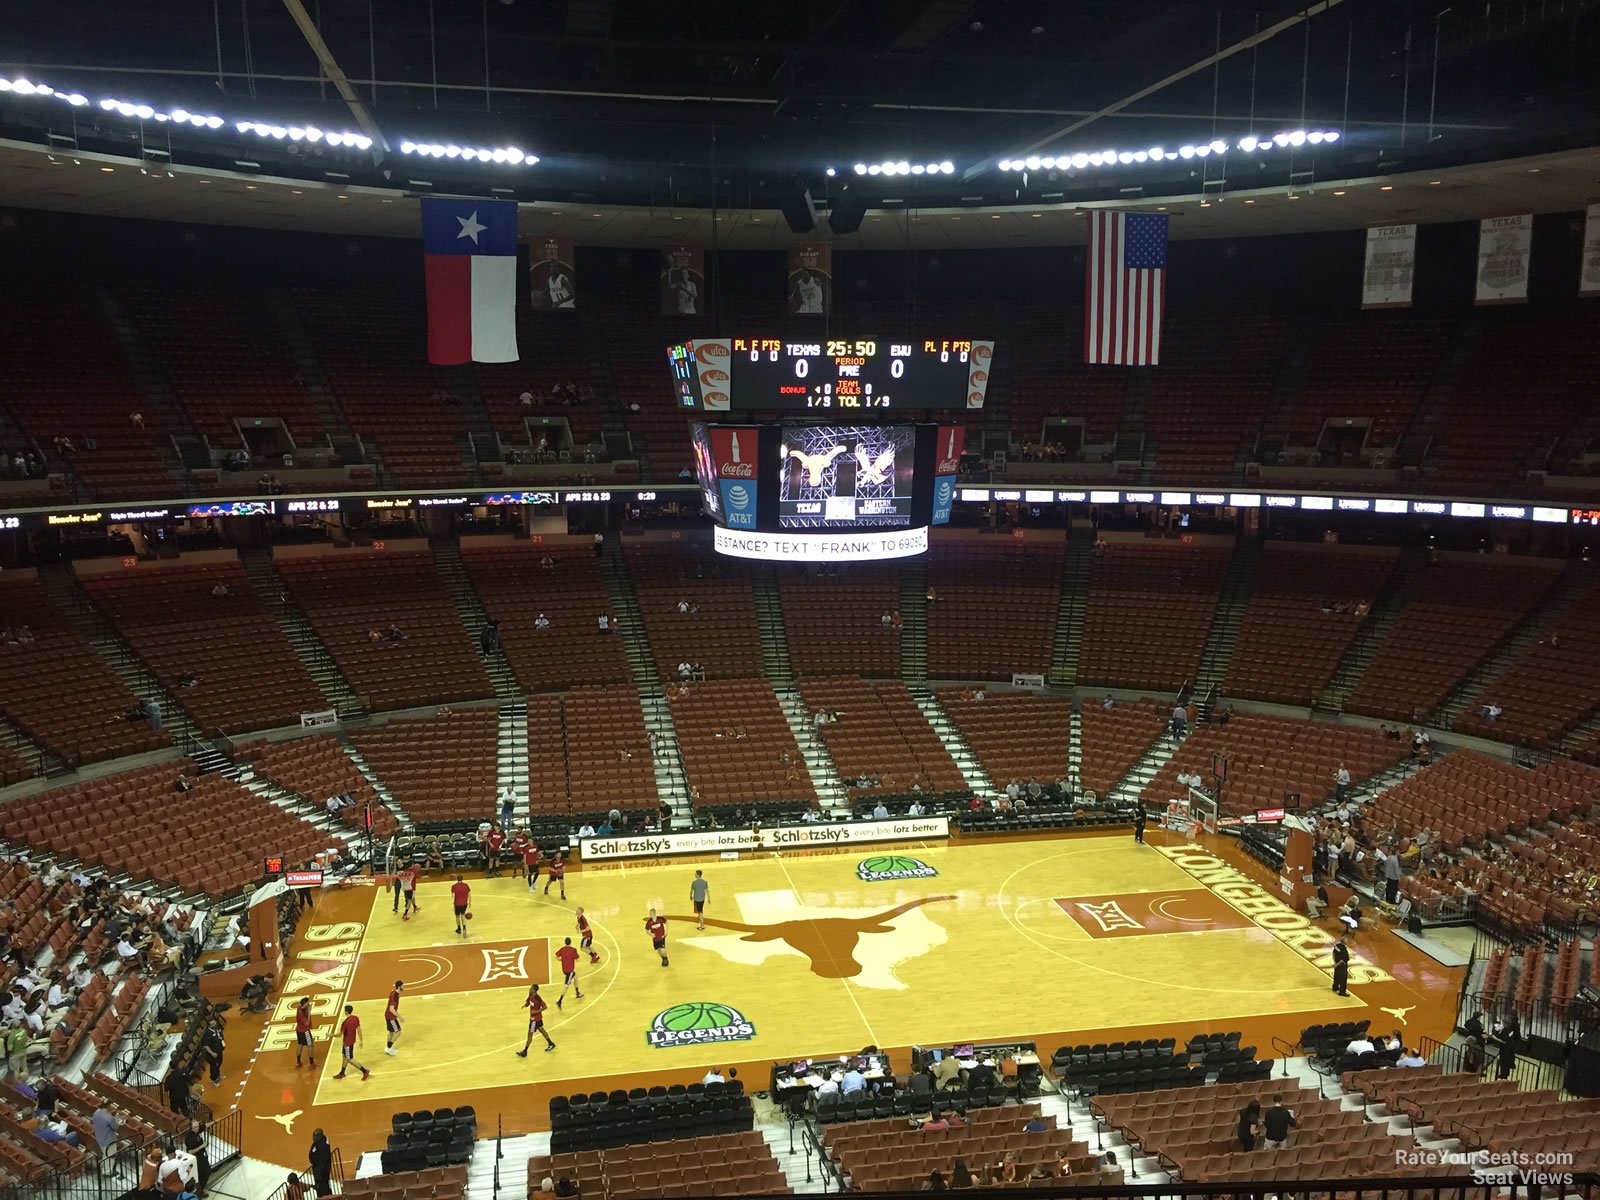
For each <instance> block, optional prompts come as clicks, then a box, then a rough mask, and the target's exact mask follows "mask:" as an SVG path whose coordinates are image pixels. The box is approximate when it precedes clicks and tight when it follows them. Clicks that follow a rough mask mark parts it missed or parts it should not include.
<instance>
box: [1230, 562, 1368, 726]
mask: <svg viewBox="0 0 1600 1200" xmlns="http://www.w3.org/2000/svg"><path fill="white" fill-rule="evenodd" d="M1397 561H1399V554H1398V552H1396V551H1394V550H1389V549H1379V550H1371V551H1368V550H1362V551H1356V552H1345V551H1343V550H1342V548H1340V550H1339V551H1338V552H1334V553H1329V552H1327V551H1324V550H1322V549H1319V548H1316V547H1307V546H1299V545H1293V544H1289V543H1284V542H1268V543H1267V544H1266V545H1265V546H1264V547H1262V556H1261V566H1260V568H1259V570H1258V571H1257V574H1256V582H1255V586H1254V588H1252V590H1251V595H1250V603H1249V606H1248V607H1247V608H1246V609H1245V612H1244V620H1243V621H1242V622H1241V623H1240V626H1239V636H1238V640H1237V641H1236V642H1235V643H1234V649H1233V657H1232V658H1231V659H1230V660H1229V662H1228V674H1227V678H1226V679H1225V680H1224V681H1223V685H1222V690H1223V692H1224V693H1225V694H1227V695H1229V696H1243V697H1248V698H1249V699H1252V700H1271V701H1274V702H1276V703H1279V704H1304V705H1309V704H1310V703H1311V702H1312V701H1313V700H1314V699H1315V698H1316V695H1317V693H1318V692H1320V691H1321V690H1322V688H1323V687H1325V686H1326V685H1327V682H1328V680H1329V679H1331V678H1332V677H1333V673H1334V670H1335V669H1336V668H1337V667H1338V665H1339V660H1340V658H1341V657H1342V656H1343V655H1344V652H1345V650H1346V649H1347V648H1348V647H1349V645H1350V642H1351V640H1352V639H1353V638H1354V637H1355V635H1356V633H1357V631H1358V630H1359V629H1360V628H1361V625H1362V622H1363V621H1364V620H1365V619H1366V617H1365V615H1364V614H1363V613H1361V612H1358V611H1357V606H1366V607H1370V606H1371V604H1372V601H1373V599H1374V598H1375V597H1376V596H1377V594H1378V591H1379V589H1380V588H1382V587H1383V583H1384V580H1386V579H1387V578H1388V577H1389V574H1390V573H1391V572H1392V571H1393V570H1394V566H1395V563H1396V562H1397ZM1341 610H1343V611H1341Z"/></svg>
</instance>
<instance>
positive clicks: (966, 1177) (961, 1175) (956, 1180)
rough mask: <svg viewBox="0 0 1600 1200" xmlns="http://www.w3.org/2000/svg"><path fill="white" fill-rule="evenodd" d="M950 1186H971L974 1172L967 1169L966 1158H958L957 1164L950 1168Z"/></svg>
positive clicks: (955, 1187)
mask: <svg viewBox="0 0 1600 1200" xmlns="http://www.w3.org/2000/svg"><path fill="white" fill-rule="evenodd" d="M950 1186H951V1188H953V1189H961V1188H969V1187H971V1186H972V1172H971V1171H969V1170H967V1160H966V1159H964V1158H958V1159H956V1161H955V1165H954V1166H952V1167H951V1168H950Z"/></svg>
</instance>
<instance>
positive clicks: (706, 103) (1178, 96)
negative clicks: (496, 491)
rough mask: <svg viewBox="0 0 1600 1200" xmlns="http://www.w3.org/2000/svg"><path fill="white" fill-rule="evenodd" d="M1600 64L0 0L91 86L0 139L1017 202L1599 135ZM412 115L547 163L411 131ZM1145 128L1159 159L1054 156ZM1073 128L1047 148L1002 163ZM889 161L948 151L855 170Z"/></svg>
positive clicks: (1357, 50) (685, 13) (799, 21)
mask: <svg viewBox="0 0 1600 1200" xmlns="http://www.w3.org/2000/svg"><path fill="white" fill-rule="evenodd" d="M1597 60H1600V0H1492V2H1490V0H1484V2H1481V3H1471V4H1461V3H1460V2H1459V0H1316V2H1315V3H1311V4H1309V5H1308V4H1306V3H1304V2H1302V3H1298V4H1294V3H1282V2H1280V0H1260V2H1259V3H1256V4H1248V5H1246V4H1235V3H1220V4H1219V3H1215V2H1213V3H1200V2H1198V0H1165V2H1157V0H1075V2H1072V3H1068V2H1067V0H741V2H738V3H729V2H715V0H675V2H672V3H660V2H659V0H476V2H474V0H216V2H214V3H213V4H210V5H205V4H196V3H189V4H176V5H147V4H128V3H126V2H124V0H58V2H57V3H54V4H50V5H17V6H14V11H13V12H11V13H10V14H9V15H8V20H7V29H6V35H5V39H4V42H3V43H0V76H4V77H24V76H25V77H27V78H30V79H33V80H37V81H44V80H48V81H49V82H50V83H51V84H53V85H54V87H55V89H56V90H57V91H63V92H64V91H66V90H68V89H71V90H72V91H75V92H78V93H82V95H83V96H85V97H87V98H89V100H90V102H89V103H88V104H86V105H85V106H83V107H79V108H69V107H68V106H66V105H62V104H50V103H46V102H43V101H41V100H39V98H38V97H28V98H26V99H23V98H19V97H18V96H17V95H15V94H14V93H7V92H5V91H3V90H0V134H3V135H5V136H7V137H9V138H12V139H14V140H16V141H18V142H21V143H30V144H34V145H44V144H46V143H47V142H50V141H51V140H53V141H54V144H55V145H56V146H57V147H61V148H66V149H73V148H76V149H78V150H79V151H81V152H86V153H96V154H108V155H113V156H119V157H125V158H126V157H134V158H140V157H150V156H151V152H152V151H153V152H154V154H153V157H154V158H155V159H157V160H159V161H161V162H163V163H171V164H177V165H182V166H188V167H197V168H210V169H213V170H231V169H235V164H236V163H238V162H252V163H256V164H258V166H257V167H256V168H253V169H255V170H258V171H259V172H260V173H262V174H266V175H277V176H284V177H292V178H299V179H302V180H305V181H307V182H314V183H319V184H320V183H321V182H323V181H324V179H325V176H326V175H327V173H329V172H335V173H337V176H338V177H339V178H337V179H336V182H338V183H344V182H346V179H345V178H344V177H348V183H349V184H351V185H352V186H356V187H387V188H393V189H397V190H401V191H403V190H406V189H408V188H409V189H411V190H414V191H433V192H436V193H442V192H451V193H469V194H488V193H489V190H490V189H491V188H493V187H501V188H504V189H506V190H507V192H508V193H509V194H513V195H515V196H516V197H517V198H518V199H522V200H525V201H539V202H545V203H556V204H569V205H574V206H589V207H590V208H591V210H596V209H601V208H606V207H609V206H627V207H631V208H636V209H644V210H646V211H660V210H663V209H667V210H672V211H673V212H674V213H677V214H678V215H684V214H686V213H687V212H689V211H692V210H696V209H705V210H710V209H711V208H712V207H713V206H715V208H716V209H718V210H719V211H726V212H729V213H737V212H746V213H748V212H761V211H766V212H770V211H772V210H774V209H776V208H777V207H778V205H779V204H780V203H781V201H782V200H783V198H784V197H785V196H786V195H789V194H791V193H793V192H796V191H798V190H799V189H800V188H809V190H810V191H811V193H812V195H813V196H814V197H816V198H817V199H818V201H819V202H820V203H822V204H824V205H825V204H827V203H828V202H829V201H830V200H837V199H838V197H839V195H840V192H841V189H843V188H845V187H847V186H848V187H850V188H851V189H852V190H853V191H854V192H855V193H856V194H858V195H860V196H861V198H862V199H863V200H864V201H866V202H867V203H869V204H871V205H873V206H877V205H880V204H881V202H882V201H884V200H886V199H887V200H894V201H898V203H899V204H900V206H901V207H903V208H904V209H907V210H909V209H913V208H915V209H921V210H924V211H925V212H926V213H928V214H932V213H936V212H938V211H939V210H941V209H951V210H960V209H962V208H975V207H976V208H993V207H1013V208H1015V209H1016V210H1017V211H1018V212H1027V213H1031V212H1032V211H1034V210H1035V209H1039V208H1041V207H1043V208H1049V207H1050V206H1052V205H1067V206H1072V205H1076V204H1084V203H1100V202H1108V201H1117V200H1127V201H1132V202H1148V201H1155V202H1160V199H1161V198H1172V199H1175V200H1177V199H1181V198H1182V197H1184V196H1187V195H1200V194H1202V193H1206V194H1211V195H1216V194H1219V193H1222V194H1227V195H1230V196H1231V195H1232V194H1233V193H1235V192H1247V191H1259V190H1261V189H1263V188H1266V189H1271V188H1274V187H1281V188H1283V189H1285V191H1287V190H1289V189H1290V188H1291V187H1293V188H1295V189H1297V190H1299V191H1302V192H1303V191H1304V190H1306V189H1307V188H1308V187H1310V186H1312V185H1315V184H1317V183H1319V182H1326V181H1328V180H1349V179H1359V178H1376V177H1379V176H1391V175H1398V174H1406V173H1427V174H1430V175H1432V174H1436V173H1437V172H1438V171H1441V170H1443V169H1446V168H1451V167H1460V166H1462V165H1465V164H1472V163H1484V162H1489V161H1493V160H1496V159H1505V158H1521V157H1525V156H1529V155H1536V154H1542V153H1548V152H1553V151H1559V150H1570V149H1573V148H1577V147H1587V146H1591V145H1595V144H1600V72H1597V71H1595V70H1594V65H1593V64H1594V63H1595V62H1596V61H1597ZM101 97H119V98H123V99H125V100H132V101H134V102H137V103H147V104H149V105H151V106H152V107H153V109H154V110H156V111H165V110H167V109H171V108H182V109H186V110H188V111H191V112H199V111H206V112H214V113H216V114H218V115H220V116H221V117H222V118H223V119H224V120H225V121H226V124H225V125H224V126H223V127H222V128H221V129H220V130H216V131H212V130H190V129H187V128H184V127H177V128H175V127H173V126H172V124H171V123H168V124H167V125H166V126H159V127H158V126H157V125H155V124H154V123H152V122H150V121H140V120H132V119H128V118H125V117H122V116H119V115H118V114H117V113H115V112H112V113H106V112H103V111H102V110H101V109H100V108H99V106H98V105H97V104H96V103H94V102H93V101H94V100H95V99H97V98H101ZM246 119H248V120H255V121H263V122H276V123H281V124H282V125H283V126H286V127H289V126H294V125H295V124H296V123H299V124H302V125H305V124H310V123H313V122H315V123H319V124H320V126H321V127H322V128H326V129H334V128H350V129H357V128H359V129H361V130H364V131H366V132H368V133H370V135H371V136H372V139H373V145H372V146H371V148H370V150H367V151H364V152H360V153H356V152H350V151H343V152H332V151H330V150H329V149H328V148H327V147H326V146H319V147H315V148H313V147H311V146H309V145H291V144H289V143H285V142H282V141H281V139H280V140H279V141H276V142H275V141H272V140H270V139H269V140H267V141H262V140H260V139H259V138H252V137H251V136H250V135H249V134H248V133H238V132H236V131H235V128H234V122H236V121H239V120H246ZM1295 128H1301V129H1335V130H1338V131H1339V132H1340V134H1341V136H1340V140H1339V142H1338V143H1337V145H1323V146H1319V147H1315V148H1313V147H1308V146H1301V147H1300V148H1299V149H1298V150H1297V151H1295V152H1294V153H1280V154H1275V155H1256V156H1248V155H1241V154H1238V153H1234V152H1232V151H1231V150H1230V153H1229V154H1228V155H1227V157H1226V162H1224V161H1223V160H1222V156H1220V155H1219V156H1217V157H1216V158H1213V159H1211V160H1210V161H1207V162H1200V161H1198V160H1194V159H1180V158H1178V157H1176V156H1175V155H1172V154H1171V151H1172V150H1175V149H1176V148H1177V147H1178V146H1179V145H1180V144H1181V143H1204V142H1205V141H1206V140H1207V139H1209V138H1212V137H1219V138H1221V139H1222V140H1224V141H1226V142H1228V143H1229V144H1230V147H1231V146H1233V145H1234V143H1235V139H1236V138H1237V137H1238V136H1239V135H1240V134H1242V133H1250V132H1260V133H1271V132H1273V131H1274V130H1292V129H1295ZM429 141H433V142H437V143H441V144H442V143H450V144H460V145H462V146H470V145H473V144H477V145H482V146H486V147H487V146H513V145H514V146H518V147H522V148H525V149H526V150H527V151H528V152H529V153H537V154H538V155H539V156H540V159H541V161H540V162H539V164H538V165H537V166H532V167H519V168H515V169H512V168H507V167H504V166H501V165H500V164H493V163H482V162H467V161H464V160H461V159H456V158H451V159H449V160H438V159H435V160H429V159H427V158H420V159H419V158H418V156H416V155H408V154H404V153H401V146H402V144H403V143H405V142H417V143H426V142H429ZM1158 145H1159V146H1165V147H1167V148H1168V152H1169V157H1167V158H1166V159H1165V160H1164V161H1162V162H1160V163H1155V162H1146V163H1135V164H1118V165H1116V166H1114V167H1112V168H1110V169H1095V168H1089V169H1083V168H1081V167H1074V166H1071V165H1069V164H1068V162H1066V161H1065V156H1066V155H1068V154H1069V153H1071V152H1075V151H1076V152H1081V151H1084V150H1094V149H1096V148H1105V149H1122V148H1132V149H1137V148H1142V147H1147V146H1158ZM1058 151H1059V152H1060V153H1061V154H1062V155H1063V161H1062V162H1061V163H1060V164H1059V167H1058V168H1056V167H1052V168H1035V169H1033V170H1030V171H1026V172H1003V171H1000V170H999V169H997V166H998V163H999V162H1000V161H1001V160H1003V159H1006V158H1008V157H1009V156H1011V155H1018V156H1022V155H1027V154H1034V155H1042V156H1044V157H1046V158H1049V157H1053V155H1054V154H1055V153H1056V152H1058ZM905 160H909V161H910V162H913V163H917V164H922V163H942V162H949V163H951V165H952V168H953V169H952V170H951V171H950V172H948V173H935V174H932V175H928V174H924V175H920V176H916V177H909V178H905V177H902V178H895V179H890V178H888V177H882V178H873V177H857V176H856V175H855V173H854V171H853V165H854V164H855V163H857V162H861V163H878V162H891V163H893V162H896V161H905ZM828 167H833V168H835V169H836V171H837V172H838V173H837V174H836V175H834V176H832V177H830V176H828V175H827V174H826V170H827V168H828ZM240 169H251V168H240ZM955 215H959V212H955V213H952V216H955ZM1212 215H1213V216H1214V217H1220V215H1221V214H1220V213H1218V214H1212ZM705 219H706V220H708V221H709V217H707V218H705ZM925 219H929V218H925ZM1022 219H1024V220H1032V218H1031V217H1023V218H1022ZM882 220H883V218H882V216H880V223H881V221H882ZM725 223H726V222H725ZM864 236H865V235H864Z"/></svg>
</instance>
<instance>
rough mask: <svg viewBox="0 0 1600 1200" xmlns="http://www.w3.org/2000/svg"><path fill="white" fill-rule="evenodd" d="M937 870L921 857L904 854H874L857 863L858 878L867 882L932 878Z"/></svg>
mask: <svg viewBox="0 0 1600 1200" xmlns="http://www.w3.org/2000/svg"><path fill="white" fill-rule="evenodd" d="M938 873H939V872H938V871H935V870H934V869H933V868H932V867H930V866H929V865H928V864H927V863H925V862H923V861H922V860H921V859H920V858H908V857H907V856H906V855H904V854H874V855H873V856H872V857H871V858H863V859H862V860H861V861H860V862H859V863H857V864H856V878H857V879H861V880H864V881H866V882H867V883H884V882H886V881H888V880H891V879H932V878H933V877H934V876H935V875H937V874H938Z"/></svg>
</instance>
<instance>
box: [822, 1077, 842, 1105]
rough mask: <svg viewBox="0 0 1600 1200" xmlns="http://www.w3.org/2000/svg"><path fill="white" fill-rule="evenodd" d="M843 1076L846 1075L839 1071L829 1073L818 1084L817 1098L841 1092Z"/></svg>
mask: <svg viewBox="0 0 1600 1200" xmlns="http://www.w3.org/2000/svg"><path fill="white" fill-rule="evenodd" d="M842 1078H844V1076H843V1074H842V1073H841V1072H839V1071H835V1072H833V1074H831V1075H829V1076H828V1077H827V1078H826V1079H824V1080H823V1081H822V1082H821V1083H819V1084H818V1085H817V1098H818V1099H819V1100H820V1099H821V1098H822V1097H823V1096H837V1095H838V1094H839V1080H841V1079H842Z"/></svg>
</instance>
